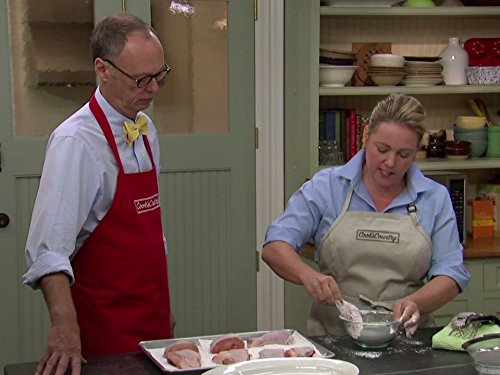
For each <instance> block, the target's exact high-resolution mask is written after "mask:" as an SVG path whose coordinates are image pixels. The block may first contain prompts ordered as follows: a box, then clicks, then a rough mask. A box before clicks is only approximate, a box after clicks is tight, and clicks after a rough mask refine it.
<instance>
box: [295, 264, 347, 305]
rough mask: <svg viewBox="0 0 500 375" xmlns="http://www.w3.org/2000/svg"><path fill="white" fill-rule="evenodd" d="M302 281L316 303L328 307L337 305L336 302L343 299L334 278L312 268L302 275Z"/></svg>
mask: <svg viewBox="0 0 500 375" xmlns="http://www.w3.org/2000/svg"><path fill="white" fill-rule="evenodd" d="M300 279H301V281H302V285H304V288H305V289H306V290H307V292H308V293H309V294H310V295H311V297H312V298H314V299H315V300H316V301H319V302H321V303H324V304H326V305H335V301H337V300H341V299H342V294H341V293H340V289H339V287H338V285H337V282H336V281H335V279H334V278H333V277H332V276H329V275H324V274H322V273H320V272H318V271H316V270H314V269H312V268H310V269H309V270H307V272H305V273H304V274H302V275H301V277H300Z"/></svg>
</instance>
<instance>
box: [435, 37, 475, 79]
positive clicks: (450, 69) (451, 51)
mask: <svg viewBox="0 0 500 375" xmlns="http://www.w3.org/2000/svg"><path fill="white" fill-rule="evenodd" d="M439 56H440V57H441V64H442V65H443V79H444V83H445V84H447V85H466V84H467V74H466V72H465V68H467V67H468V66H469V55H468V54H467V51H466V50H465V49H464V48H463V47H462V46H461V44H460V40H459V38H458V37H452V38H449V39H448V46H446V48H445V49H443V50H442V51H441V54H440V55H439Z"/></svg>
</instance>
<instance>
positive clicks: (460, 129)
mask: <svg viewBox="0 0 500 375" xmlns="http://www.w3.org/2000/svg"><path fill="white" fill-rule="evenodd" d="M453 131H454V132H455V133H477V134H481V133H487V132H488V128H486V127H480V128H463V127H461V126H457V125H454V126H453Z"/></svg>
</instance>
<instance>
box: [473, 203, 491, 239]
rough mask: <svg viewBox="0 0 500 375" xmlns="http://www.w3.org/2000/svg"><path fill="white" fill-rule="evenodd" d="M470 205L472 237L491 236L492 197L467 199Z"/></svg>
mask: <svg viewBox="0 0 500 375" xmlns="http://www.w3.org/2000/svg"><path fill="white" fill-rule="evenodd" d="M469 204H470V205H471V206H472V238H491V237H493V211H494V210H493V208H494V207H495V202H494V201H493V200H492V199H476V200H473V201H469Z"/></svg>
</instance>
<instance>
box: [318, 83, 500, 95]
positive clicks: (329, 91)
mask: <svg viewBox="0 0 500 375" xmlns="http://www.w3.org/2000/svg"><path fill="white" fill-rule="evenodd" d="M393 92H400V93H404V94H410V95H437V94H444V95H449V94H488V93H490V94H497V93H499V92H500V85H459V86H445V85H439V86H418V87H417V86H352V87H334V88H331V87H321V86H320V87H319V95H321V96H344V95H350V96H359V95H364V96H370V95H389V94H391V93H393Z"/></svg>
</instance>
